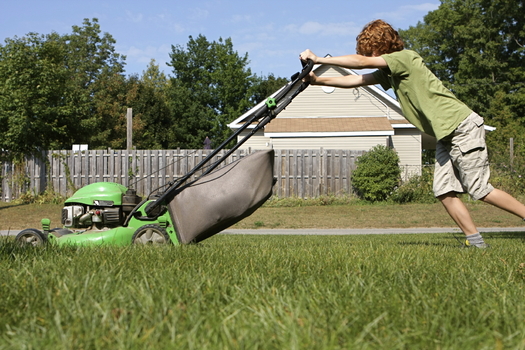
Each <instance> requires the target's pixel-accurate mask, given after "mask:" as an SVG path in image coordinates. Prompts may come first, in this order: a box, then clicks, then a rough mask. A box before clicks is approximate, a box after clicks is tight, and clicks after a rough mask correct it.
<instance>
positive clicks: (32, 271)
mask: <svg viewBox="0 0 525 350" xmlns="http://www.w3.org/2000/svg"><path fill="white" fill-rule="evenodd" d="M485 239H486V240H487V241H488V242H489V243H490V244H491V245H492V249H490V250H488V251H483V252H482V251H478V250H471V249H470V250H461V249H460V248H458V243H457V242H456V241H455V240H454V239H453V238H452V236H451V235H450V234H429V235H389V236H385V235H381V236H377V235H372V236H370V235H367V236H359V235H356V236H330V237H327V236H278V237H275V236H272V237H270V236H249V235H247V236H239V235H218V236H216V237H213V238H211V239H209V240H207V241H205V242H203V243H200V244H196V245H189V246H183V247H176V246H166V247H128V248H111V247H106V248H86V247H62V248H57V247H53V246H50V245H48V246H44V247H38V248H35V247H26V248H22V247H19V246H18V245H16V244H14V243H13V242H9V241H6V240H4V241H0V264H1V266H2V269H1V270H0V279H1V280H2V281H5V282H3V284H2V298H0V314H1V315H2V317H1V318H0V331H1V333H2V337H1V338H0V348H3V349H4V348H5V349H23V348H27V349H81V348H83V349H109V348H111V349H127V350H132V349H145V348H148V349H292V348H293V349H385V348H388V349H435V348H441V349H484V348H496V349H520V348H522V347H523V336H522V335H523V334H524V333H525V323H524V315H525V306H524V303H523V300H524V298H525V289H524V288H523V283H524V277H525V273H524V263H525V261H524V259H523V245H522V244H521V243H520V241H521V240H522V239H523V234H519V233H515V234H513V235H508V234H490V235H488V236H486V238H485Z"/></svg>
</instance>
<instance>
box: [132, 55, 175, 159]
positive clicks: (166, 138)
mask: <svg viewBox="0 0 525 350" xmlns="http://www.w3.org/2000/svg"><path fill="white" fill-rule="evenodd" d="M137 82H138V94H137V98H136V99H135V100H134V101H133V102H132V103H131V106H132V108H133V123H134V130H133V140H134V141H133V143H134V144H135V146H136V147H137V148H140V149H168V148H176V147H177V139H176V129H175V125H176V124H175V120H174V118H173V116H172V114H171V112H170V109H169V106H168V100H167V95H166V93H167V89H168V87H169V80H168V78H167V77H166V75H165V74H164V73H162V72H161V71H160V69H159V66H158V65H157V64H155V60H151V62H150V64H149V65H148V67H147V69H146V71H144V72H143V74H142V77H141V78H140V80H138V81H137ZM135 127H136V128H135Z"/></svg>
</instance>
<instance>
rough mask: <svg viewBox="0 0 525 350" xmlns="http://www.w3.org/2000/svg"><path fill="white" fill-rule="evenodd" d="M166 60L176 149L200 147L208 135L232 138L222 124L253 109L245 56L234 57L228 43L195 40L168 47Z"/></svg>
mask: <svg viewBox="0 0 525 350" xmlns="http://www.w3.org/2000/svg"><path fill="white" fill-rule="evenodd" d="M170 58H171V62H170V63H169V64H168V65H169V66H171V67H172V69H173V77H172V78H171V83H170V86H169V88H168V90H169V91H168V98H169V101H170V102H169V103H170V108H171V111H172V113H173V115H174V116H175V121H176V130H177V131H176V135H177V139H178V140H179V142H180V144H179V147H185V148H202V145H203V141H204V139H205V138H206V137H207V136H208V137H209V138H210V139H211V140H212V142H215V143H216V144H217V143H219V142H222V141H223V140H224V139H226V138H227V136H228V135H230V133H231V131H230V130H229V128H228V126H227V124H228V123H229V122H231V121H233V120H234V119H235V118H236V117H238V116H239V115H241V114H242V113H244V112H245V111H246V110H247V109H248V108H249V107H250V106H251V105H252V104H251V103H250V100H249V97H250V96H249V92H250V86H251V85H252V83H253V77H252V74H251V71H250V69H249V68H247V64H248V56H247V55H244V56H243V57H241V56H239V54H238V53H237V52H236V51H234V50H233V44H232V41H231V39H229V38H228V39H226V40H223V39H222V38H219V40H218V41H213V42H209V41H208V40H207V39H206V37H204V36H203V35H199V36H198V37H197V38H196V39H194V38H193V37H191V36H190V37H189V42H188V43H187V45H186V47H182V46H179V45H177V46H172V52H171V54H170Z"/></svg>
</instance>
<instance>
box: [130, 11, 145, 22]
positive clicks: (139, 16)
mask: <svg viewBox="0 0 525 350" xmlns="http://www.w3.org/2000/svg"><path fill="white" fill-rule="evenodd" d="M126 16H127V18H128V19H129V20H130V21H131V22H133V23H139V22H142V19H143V18H144V16H143V15H142V13H137V14H135V13H132V12H131V11H126Z"/></svg>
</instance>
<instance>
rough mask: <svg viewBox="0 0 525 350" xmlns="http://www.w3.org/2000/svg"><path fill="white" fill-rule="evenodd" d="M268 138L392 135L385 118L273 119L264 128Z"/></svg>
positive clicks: (391, 129)
mask: <svg viewBox="0 0 525 350" xmlns="http://www.w3.org/2000/svg"><path fill="white" fill-rule="evenodd" d="M265 135H267V136H270V137H293V136H295V137H299V136H357V135H385V136H388V135H394V129H393V127H392V125H391V123H390V121H389V120H388V118H386V117H336V118H331V117H311V118H275V119H274V120H272V121H271V122H270V123H269V124H268V125H266V127H265Z"/></svg>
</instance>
